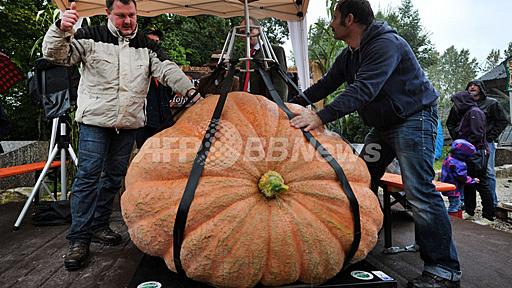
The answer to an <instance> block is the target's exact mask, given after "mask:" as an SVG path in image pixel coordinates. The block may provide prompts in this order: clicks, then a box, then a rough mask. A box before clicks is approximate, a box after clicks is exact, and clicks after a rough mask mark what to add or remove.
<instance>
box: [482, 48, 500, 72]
mask: <svg viewBox="0 0 512 288" xmlns="http://www.w3.org/2000/svg"><path fill="white" fill-rule="evenodd" d="M500 62H501V52H500V49H491V52H489V55H487V58H485V66H484V68H483V71H484V72H487V71H490V70H491V69H492V68H494V67H496V66H497V65H498V64H500Z"/></svg>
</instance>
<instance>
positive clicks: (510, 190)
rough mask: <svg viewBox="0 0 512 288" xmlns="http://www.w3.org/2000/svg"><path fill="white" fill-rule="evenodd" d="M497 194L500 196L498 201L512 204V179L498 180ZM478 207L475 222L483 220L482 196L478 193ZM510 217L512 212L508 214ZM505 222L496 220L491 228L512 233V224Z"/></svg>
mask: <svg viewBox="0 0 512 288" xmlns="http://www.w3.org/2000/svg"><path fill="white" fill-rule="evenodd" d="M496 180H497V181H496V194H497V195H498V200H499V201H500V202H503V203H512V178H498V179H496ZM476 197H477V207H476V210H475V220H479V219H481V218H482V205H481V202H480V196H479V195H478V192H477V196H476ZM508 213H509V217H510V215H511V214H512V212H508ZM510 221H511V220H509V222H507V221H503V220H501V219H496V220H495V221H494V223H493V224H491V225H490V226H491V227H492V228H494V229H497V230H501V231H507V232H511V233H512V222H510Z"/></svg>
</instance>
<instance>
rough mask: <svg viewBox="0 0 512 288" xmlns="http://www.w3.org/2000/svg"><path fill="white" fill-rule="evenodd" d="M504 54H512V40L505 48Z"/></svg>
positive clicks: (508, 55)
mask: <svg viewBox="0 0 512 288" xmlns="http://www.w3.org/2000/svg"><path fill="white" fill-rule="evenodd" d="M503 55H504V56H505V58H508V57H510V56H512V41H511V42H508V47H507V49H505V51H503Z"/></svg>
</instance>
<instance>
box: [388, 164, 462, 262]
mask: <svg viewBox="0 0 512 288" xmlns="http://www.w3.org/2000/svg"><path fill="white" fill-rule="evenodd" d="M432 183H433V184H434V185H435V186H436V191H438V192H449V191H453V190H455V185H453V184H449V183H444V182H440V181H435V180H434V181H432ZM380 186H381V187H382V189H383V198H384V208H383V210H384V253H386V254H394V253H399V252H414V251H416V245H415V244H412V245H409V246H406V247H404V248H401V247H396V246H395V247H392V233H391V206H393V205H395V204H396V203H400V204H401V205H402V206H404V207H407V206H408V203H407V199H406V197H405V193H404V192H403V190H404V184H403V182H402V175H399V174H392V173H385V174H384V176H382V178H381V179H380ZM391 196H393V198H394V199H395V200H394V201H393V202H391Z"/></svg>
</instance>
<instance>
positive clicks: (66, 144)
mask: <svg viewBox="0 0 512 288" xmlns="http://www.w3.org/2000/svg"><path fill="white" fill-rule="evenodd" d="M65 117H66V116H60V117H58V118H54V119H53V123H52V124H53V125H52V136H51V140H50V153H49V156H48V160H47V161H46V164H45V166H44V168H43V171H42V172H41V174H40V175H39V178H38V179H37V182H36V184H35V186H34V188H33V189H32V192H31V193H30V196H29V197H28V199H27V201H26V202H25V205H24V206H23V209H22V210H21V212H20V215H19V216H18V219H17V220H16V223H15V224H14V227H13V229H14V230H18V229H19V228H20V226H21V222H22V221H23V218H24V217H25V214H27V211H28V208H29V207H30V204H31V203H32V201H33V200H34V197H35V196H36V195H37V194H38V193H39V187H40V186H41V184H43V179H44V177H45V176H46V174H47V173H48V170H49V169H50V165H51V163H52V162H53V161H54V160H55V158H56V157H57V154H58V153H59V151H60V184H61V185H60V186H61V195H60V200H66V199H67V170H66V152H67V153H69V155H70V156H71V159H72V160H73V164H75V167H77V166H78V158H77V157H76V154H75V151H73V148H72V147H71V143H70V141H69V136H68V135H67V128H68V127H67V123H66V119H65ZM58 132H59V135H57V133H58Z"/></svg>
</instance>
